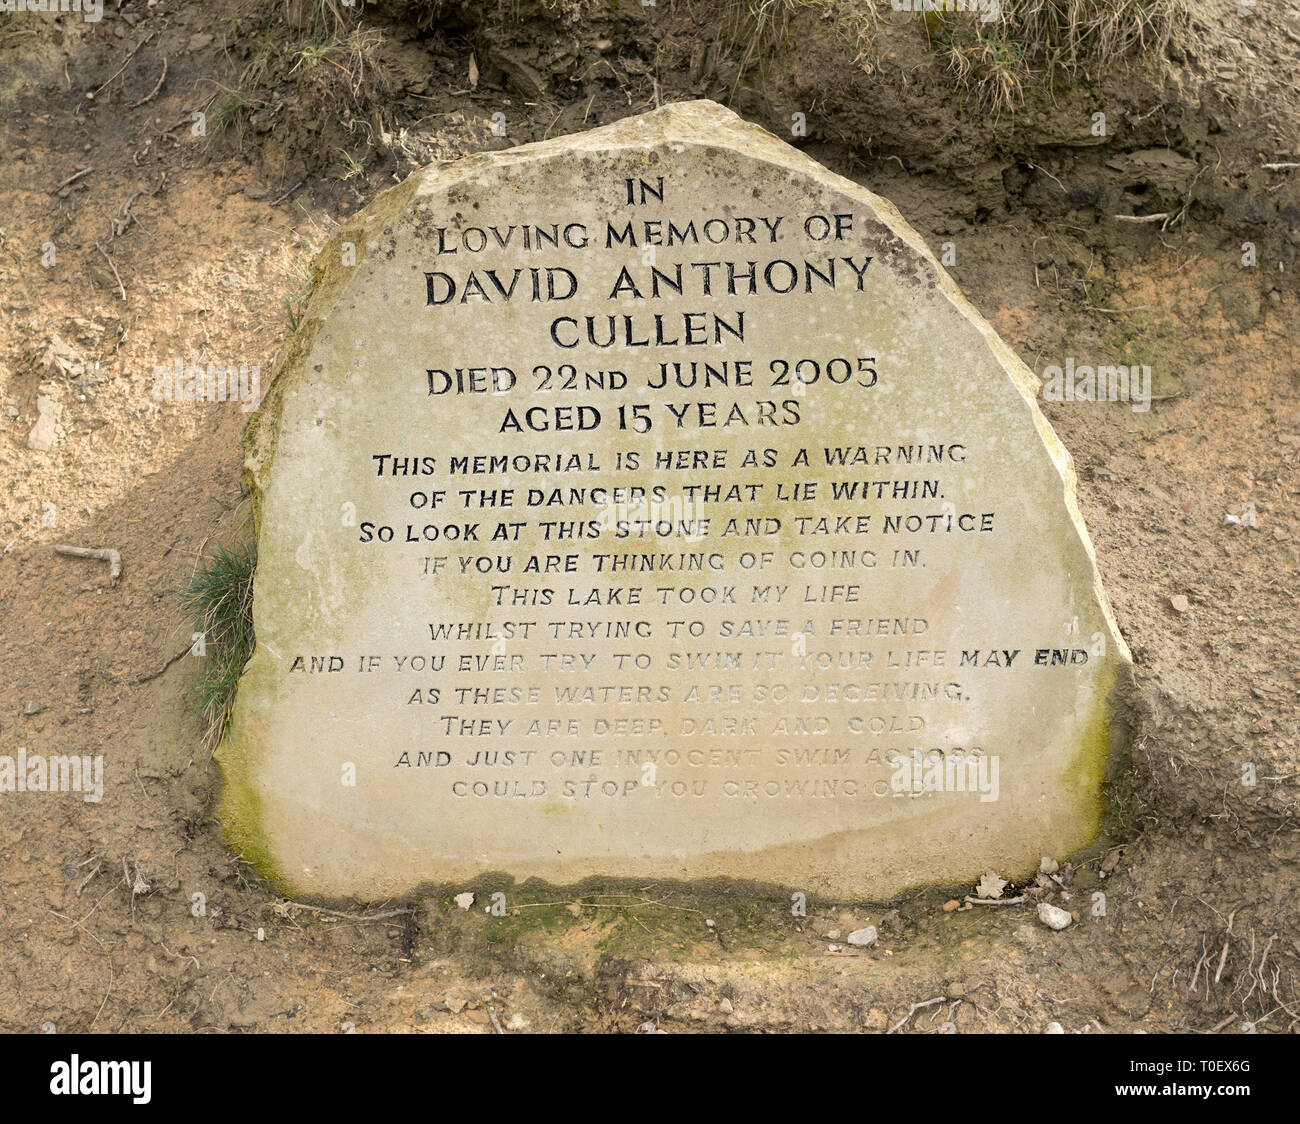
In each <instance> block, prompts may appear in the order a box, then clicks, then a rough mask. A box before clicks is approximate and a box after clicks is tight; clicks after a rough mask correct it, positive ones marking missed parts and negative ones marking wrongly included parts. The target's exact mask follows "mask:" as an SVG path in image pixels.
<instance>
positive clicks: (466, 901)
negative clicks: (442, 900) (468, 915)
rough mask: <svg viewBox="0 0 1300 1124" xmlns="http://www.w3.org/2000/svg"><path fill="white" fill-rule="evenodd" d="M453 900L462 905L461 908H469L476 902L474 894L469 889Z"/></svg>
mask: <svg viewBox="0 0 1300 1124" xmlns="http://www.w3.org/2000/svg"><path fill="white" fill-rule="evenodd" d="M451 900H452V901H454V902H455V903H456V904H457V905H458V906H460V908H461V909H469V907H470V906H472V905H473V904H474V895H473V894H471V893H469V892H468V891H467V892H465V893H463V894H457V895H456V896H455V897H454V898H452V899H451Z"/></svg>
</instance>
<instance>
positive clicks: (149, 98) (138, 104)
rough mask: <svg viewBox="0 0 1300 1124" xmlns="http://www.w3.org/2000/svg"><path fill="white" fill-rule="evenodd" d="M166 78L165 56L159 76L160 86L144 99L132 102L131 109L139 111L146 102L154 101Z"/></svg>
mask: <svg viewBox="0 0 1300 1124" xmlns="http://www.w3.org/2000/svg"><path fill="white" fill-rule="evenodd" d="M166 77H167V56H166V55H164V56H163V69H162V73H161V74H160V75H158V85H156V86H155V87H154V88H153V89H152V90H150V91H149V93H148V94H146V95H145V96H144V97H142V98H141V99H140V100H139V101H136V102H132V103H131V105H130V108H131V109H139V108H140V107H141V106H142V105H144V103H145V102H147V101H153V99H154V98H155V97H157V96H158V91H159V90H161V89H162V84H163V79H164V78H166Z"/></svg>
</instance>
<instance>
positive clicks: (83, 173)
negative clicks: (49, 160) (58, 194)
mask: <svg viewBox="0 0 1300 1124" xmlns="http://www.w3.org/2000/svg"><path fill="white" fill-rule="evenodd" d="M94 170H95V169H94V166H93V165H88V166H87V167H85V168H82V169H81V171H79V172H73V173H72V175H70V176H69V177H68V178H67V179H66V180H64V181H63V182H62V183H61V184H59V186H58V187H56V188H55V189H54V191H52V192H50V194H51V195H53V194H54V192H55V191H62V190H63V189H64V188H65V187H67V186H68V184H70V183H76V181H77V180H79V179H81V177H82V176H88V175H90V173H91V172H93V171H94Z"/></svg>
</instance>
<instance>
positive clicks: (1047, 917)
mask: <svg viewBox="0 0 1300 1124" xmlns="http://www.w3.org/2000/svg"><path fill="white" fill-rule="evenodd" d="M1038 920H1039V921H1041V922H1042V923H1043V924H1044V925H1046V926H1047V927H1048V928H1049V929H1056V930H1058V931H1059V930H1061V929H1066V928H1069V926H1070V924H1071V922H1073V921H1074V918H1073V917H1071V916H1070V915H1069V914H1068V913H1066V912H1065V910H1063V909H1061V908H1060V907H1059V906H1055V905H1048V904H1047V902H1039V903H1038Z"/></svg>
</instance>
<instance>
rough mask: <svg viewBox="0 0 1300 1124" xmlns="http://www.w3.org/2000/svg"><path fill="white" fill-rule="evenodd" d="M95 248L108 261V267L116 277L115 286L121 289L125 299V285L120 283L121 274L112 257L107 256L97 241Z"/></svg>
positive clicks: (106, 252)
mask: <svg viewBox="0 0 1300 1124" xmlns="http://www.w3.org/2000/svg"><path fill="white" fill-rule="evenodd" d="M95 249H96V250H98V251H99V252H100V253H101V254H103V255H104V260H105V261H106V262H108V266H109V268H110V269H111V270H112V271H113V276H114V277H116V278H117V287H118V288H119V289H120V290H121V291H122V299H123V300H126V286H125V285H123V284H122V275H121V274H120V273H118V271H117V266H116V265H115V264H114V262H113V259H112V258H110V257H109V256H108V251H107V250H106V249H104V247H103V246H101V245H100V244H99V243H98V242H96V243H95Z"/></svg>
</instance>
